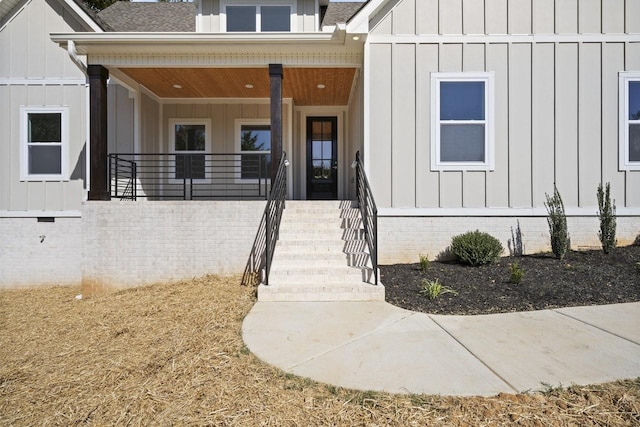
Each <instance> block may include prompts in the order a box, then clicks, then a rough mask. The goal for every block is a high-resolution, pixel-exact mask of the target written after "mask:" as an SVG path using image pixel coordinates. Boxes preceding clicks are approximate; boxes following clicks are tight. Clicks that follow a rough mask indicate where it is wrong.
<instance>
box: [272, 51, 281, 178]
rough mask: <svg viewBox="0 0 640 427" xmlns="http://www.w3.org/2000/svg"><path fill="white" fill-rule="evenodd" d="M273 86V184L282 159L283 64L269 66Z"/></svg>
mask: <svg viewBox="0 0 640 427" xmlns="http://www.w3.org/2000/svg"><path fill="white" fill-rule="evenodd" d="M269 80H270V86H271V182H274V181H275V178H276V173H277V172H278V166H279V165H280V159H281V158H282V64H269Z"/></svg>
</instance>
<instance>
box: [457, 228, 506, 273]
mask: <svg viewBox="0 0 640 427" xmlns="http://www.w3.org/2000/svg"><path fill="white" fill-rule="evenodd" d="M450 249H451V253H453V254H454V255H455V256H457V257H458V258H460V260H462V262H464V263H466V264H471V265H473V266H479V265H483V264H490V263H494V262H496V261H497V260H498V259H499V258H500V254H501V253H502V252H503V251H504V248H503V247H502V243H500V241H499V240H498V239H496V238H495V237H493V236H492V235H490V234H487V233H482V232H480V231H478V230H476V231H467V232H466V233H464V234H459V235H457V236H453V239H451V248H450Z"/></svg>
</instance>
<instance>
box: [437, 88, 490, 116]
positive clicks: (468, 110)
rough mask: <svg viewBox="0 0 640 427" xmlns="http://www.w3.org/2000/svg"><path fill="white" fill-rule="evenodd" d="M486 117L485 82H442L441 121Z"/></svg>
mask: <svg viewBox="0 0 640 427" xmlns="http://www.w3.org/2000/svg"><path fill="white" fill-rule="evenodd" d="M484 117H485V116H484V82H440V120H484Z"/></svg>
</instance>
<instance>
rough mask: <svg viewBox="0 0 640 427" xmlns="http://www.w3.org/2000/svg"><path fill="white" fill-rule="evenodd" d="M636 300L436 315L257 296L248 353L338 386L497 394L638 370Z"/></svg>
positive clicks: (247, 331) (247, 332)
mask: <svg viewBox="0 0 640 427" xmlns="http://www.w3.org/2000/svg"><path fill="white" fill-rule="evenodd" d="M639 325H640V303H629V304H615V305H607V306H594V307H576V308H566V309H557V310H543V311H534V312H523V313H507V314H492V315H482V316H441V315H427V314H423V313H415V312H411V311H407V310H404V309H401V308H398V307H395V306H392V305H390V304H388V303H386V302H258V303H256V305H255V306H254V307H253V309H252V310H251V312H250V313H249V314H248V315H247V317H246V318H245V320H244V323H243V328H242V334H243V338H244V341H245V343H246V344H247V346H248V347H249V349H250V350H251V351H252V352H253V353H255V354H256V355H257V356H258V357H259V358H260V359H262V360H264V361H265V362H267V363H269V364H272V365H274V366H277V367H279V368H281V369H283V370H284V371H286V372H290V373H293V374H296V375H299V376H303V377H309V378H312V379H314V380H317V381H320V382H324V383H328V384H333V385H336V386H341V387H347V388H353V389H359V390H376V391H387V392H392V393H427V394H442V395H494V394H497V393H500V392H508V393H516V392H521V391H527V390H536V389H540V388H543V384H550V385H553V386H559V385H563V386H568V385H571V384H592V383H600V382H607V381H614V380H618V379H623V378H635V377H639V376H640V332H639V329H640V328H638V326H639Z"/></svg>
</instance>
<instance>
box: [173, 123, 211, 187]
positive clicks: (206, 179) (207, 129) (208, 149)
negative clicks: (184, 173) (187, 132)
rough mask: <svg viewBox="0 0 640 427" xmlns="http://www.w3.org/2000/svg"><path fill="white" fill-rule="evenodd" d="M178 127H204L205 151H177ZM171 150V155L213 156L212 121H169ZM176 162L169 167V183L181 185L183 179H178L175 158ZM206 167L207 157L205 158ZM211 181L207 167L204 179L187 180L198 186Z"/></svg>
mask: <svg viewBox="0 0 640 427" xmlns="http://www.w3.org/2000/svg"><path fill="white" fill-rule="evenodd" d="M176 125H204V151H176V132H175V126H176ZM169 148H170V150H171V154H211V152H212V150H211V119H176V118H171V119H169ZM173 160H174V161H172V162H170V165H171V166H170V167H169V182H171V183H181V182H183V180H182V179H176V178H175V174H176V168H175V157H174V158H173ZM205 165H206V156H205ZM210 180H211V172H210V171H209V170H208V169H206V167H205V177H204V179H193V180H192V179H187V181H189V182H195V183H198V184H204V183H207V182H209V181H210Z"/></svg>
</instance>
